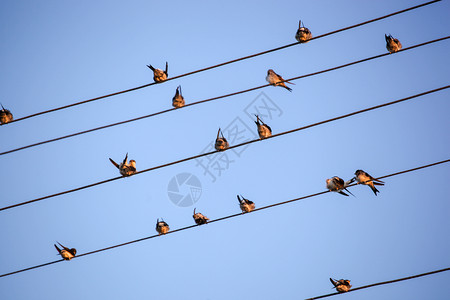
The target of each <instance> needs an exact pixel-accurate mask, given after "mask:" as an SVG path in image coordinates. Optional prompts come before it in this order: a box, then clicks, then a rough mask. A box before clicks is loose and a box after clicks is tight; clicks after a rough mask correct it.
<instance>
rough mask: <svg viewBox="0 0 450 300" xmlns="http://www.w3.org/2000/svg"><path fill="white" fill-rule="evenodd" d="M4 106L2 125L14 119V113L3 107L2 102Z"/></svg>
mask: <svg viewBox="0 0 450 300" xmlns="http://www.w3.org/2000/svg"><path fill="white" fill-rule="evenodd" d="M0 105H1V106H2V109H1V110H0V125H3V124H6V123H9V122H11V121H12V120H13V115H12V113H11V112H10V111H9V110H8V109H6V108H4V107H3V105H2V104H0Z"/></svg>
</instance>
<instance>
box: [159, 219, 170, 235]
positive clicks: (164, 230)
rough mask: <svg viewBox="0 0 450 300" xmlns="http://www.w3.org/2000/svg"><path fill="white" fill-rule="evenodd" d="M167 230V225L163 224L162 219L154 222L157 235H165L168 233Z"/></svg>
mask: <svg viewBox="0 0 450 300" xmlns="http://www.w3.org/2000/svg"><path fill="white" fill-rule="evenodd" d="M169 230H170V228H169V224H167V223H166V222H164V220H163V219H162V218H161V221H160V220H159V218H158V219H157V220H156V231H157V232H158V234H160V235H161V234H166V233H168V232H169Z"/></svg>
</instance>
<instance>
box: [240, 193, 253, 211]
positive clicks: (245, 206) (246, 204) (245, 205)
mask: <svg viewBox="0 0 450 300" xmlns="http://www.w3.org/2000/svg"><path fill="white" fill-rule="evenodd" d="M237 199H238V201H239V207H240V208H241V210H242V213H248V212H251V211H252V210H254V209H255V203H253V201H250V200H248V199H245V198H244V197H243V196H242V195H241V197H239V195H237Z"/></svg>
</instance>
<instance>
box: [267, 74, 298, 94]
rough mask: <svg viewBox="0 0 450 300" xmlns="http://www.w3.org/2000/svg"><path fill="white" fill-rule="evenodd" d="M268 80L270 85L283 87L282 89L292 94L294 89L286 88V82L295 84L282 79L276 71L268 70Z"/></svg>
mask: <svg viewBox="0 0 450 300" xmlns="http://www.w3.org/2000/svg"><path fill="white" fill-rule="evenodd" d="M266 80H267V82H268V83H270V84H271V85H273V86H281V87H284V88H285V89H287V90H288V91H289V92H292V89H291V88H290V87H288V86H286V83H285V82H287V83H290V84H294V83H292V82H289V81H286V80H284V79H283V77H281V76H280V75H278V74H277V73H275V71H274V70H272V69H269V70H267V76H266Z"/></svg>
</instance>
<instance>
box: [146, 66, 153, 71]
mask: <svg viewBox="0 0 450 300" xmlns="http://www.w3.org/2000/svg"><path fill="white" fill-rule="evenodd" d="M147 67H149V68H150V70H152V71H155V68H153V67H152V65H147Z"/></svg>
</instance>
